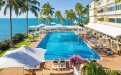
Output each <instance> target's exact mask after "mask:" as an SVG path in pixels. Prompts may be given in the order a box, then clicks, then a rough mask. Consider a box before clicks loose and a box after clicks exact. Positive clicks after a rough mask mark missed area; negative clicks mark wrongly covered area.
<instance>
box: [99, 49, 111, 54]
mask: <svg viewBox="0 0 121 75" xmlns="http://www.w3.org/2000/svg"><path fill="white" fill-rule="evenodd" d="M101 53H103V54H106V55H108V54H113V52H112V50H111V48H107V50H105V51H103V52H101Z"/></svg>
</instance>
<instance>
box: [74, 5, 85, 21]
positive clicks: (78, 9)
mask: <svg viewBox="0 0 121 75" xmlns="http://www.w3.org/2000/svg"><path fill="white" fill-rule="evenodd" d="M75 11H76V13H77V15H78V16H79V19H80V17H82V16H83V5H82V4H81V3H77V4H76V5H75ZM79 23H80V21H79Z"/></svg>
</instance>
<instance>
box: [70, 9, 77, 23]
mask: <svg viewBox="0 0 121 75" xmlns="http://www.w3.org/2000/svg"><path fill="white" fill-rule="evenodd" d="M69 15H70V16H69V17H70V20H71V21H70V22H71V24H72V20H75V19H76V14H75V12H74V11H73V10H72V9H71V10H70V11H69Z"/></svg>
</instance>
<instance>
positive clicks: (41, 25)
mask: <svg viewBox="0 0 121 75" xmlns="http://www.w3.org/2000/svg"><path fill="white" fill-rule="evenodd" d="M43 26H46V25H45V24H43V23H42V24H39V25H38V27H43Z"/></svg>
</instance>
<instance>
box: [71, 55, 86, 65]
mask: <svg viewBox="0 0 121 75" xmlns="http://www.w3.org/2000/svg"><path fill="white" fill-rule="evenodd" d="M83 63H84V59H83V58H82V57H81V56H79V55H73V56H71V57H70V64H71V65H73V66H76V65H78V64H83Z"/></svg>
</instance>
